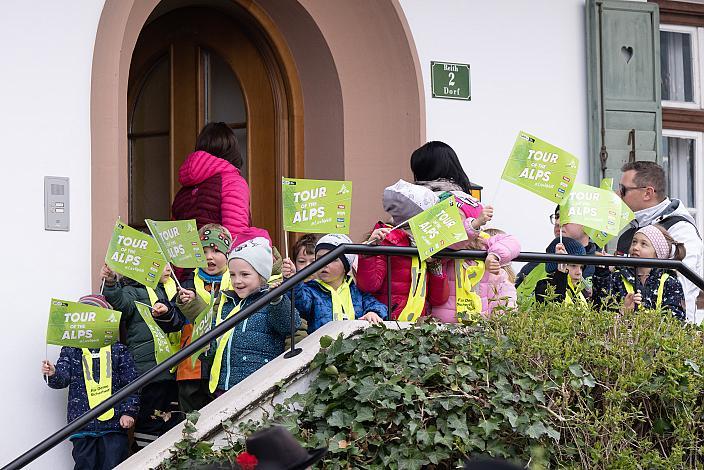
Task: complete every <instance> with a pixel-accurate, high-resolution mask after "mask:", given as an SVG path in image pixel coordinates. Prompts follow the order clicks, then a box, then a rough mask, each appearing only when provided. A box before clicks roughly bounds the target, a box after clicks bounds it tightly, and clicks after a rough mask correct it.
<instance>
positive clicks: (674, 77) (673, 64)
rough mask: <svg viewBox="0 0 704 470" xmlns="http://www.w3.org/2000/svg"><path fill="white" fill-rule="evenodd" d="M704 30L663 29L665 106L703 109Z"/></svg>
mask: <svg viewBox="0 0 704 470" xmlns="http://www.w3.org/2000/svg"><path fill="white" fill-rule="evenodd" d="M700 36H704V34H702V28H693V27H689V26H661V27H660V73H661V76H662V82H661V96H662V100H663V106H669V107H682V108H700V107H701V99H700V97H701V90H700V84H699V83H700V80H699V74H700V72H699V62H700V61H699V42H700V39H699V37H700Z"/></svg>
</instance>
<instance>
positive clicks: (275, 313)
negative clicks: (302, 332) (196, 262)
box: [158, 286, 301, 390]
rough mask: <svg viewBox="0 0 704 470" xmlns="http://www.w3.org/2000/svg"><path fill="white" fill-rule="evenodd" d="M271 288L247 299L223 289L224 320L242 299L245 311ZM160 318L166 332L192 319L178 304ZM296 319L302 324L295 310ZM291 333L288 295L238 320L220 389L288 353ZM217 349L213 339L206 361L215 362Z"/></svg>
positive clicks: (228, 346)
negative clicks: (187, 316)
mask: <svg viewBox="0 0 704 470" xmlns="http://www.w3.org/2000/svg"><path fill="white" fill-rule="evenodd" d="M268 291H269V288H268V286H266V287H264V288H262V290H260V291H258V292H256V293H254V294H251V295H250V296H249V297H247V298H246V299H244V301H242V299H240V298H239V297H237V295H236V294H235V293H234V292H232V291H226V292H223V293H222V295H221V300H220V301H221V302H222V301H224V302H225V304H224V305H223V308H222V312H221V318H222V319H223V320H224V319H225V318H226V317H227V315H228V314H229V313H230V312H231V311H232V309H233V308H235V306H236V305H238V304H239V303H240V302H241V301H242V305H241V307H240V310H243V309H245V308H247V307H248V306H249V305H251V304H252V303H253V302H255V301H256V300H257V299H259V298H260V297H261V296H262V295H264V294H266V293H267V292H268ZM193 302H196V303H198V304H200V305H199V307H203V308H205V307H207V305H206V304H205V302H203V300H202V299H200V298H199V297H196V299H195V300H193V301H192V302H191V303H193ZM201 310H202V309H201ZM216 312H217V310H216ZM158 320H159V324H160V325H161V326H162V328H163V329H164V331H173V330H176V329H179V328H180V327H181V326H182V325H184V324H185V323H186V322H187V321H188V320H187V319H186V317H185V315H183V313H182V312H181V311H180V310H179V309H178V308H176V307H173V308H171V309H170V310H169V312H168V313H167V314H165V315H162V318H159V319H158ZM293 321H294V323H295V325H294V326H295V328H298V327H299V326H300V325H301V318H300V316H299V315H298V312H297V311H295V310H294V318H293ZM215 324H216V319H215V316H213V327H215ZM290 334H291V301H290V300H289V298H288V297H287V296H284V297H281V298H279V299H278V300H277V301H275V302H272V303H270V304H268V305H265V306H264V307H263V308H261V309H260V310H258V311H257V312H256V313H254V314H253V315H251V316H250V317H249V318H247V319H246V320H243V321H241V322H240V323H238V324H237V325H236V326H235V329H234V332H233V334H232V335H231V336H230V339H229V340H228V343H227V345H226V346H225V351H224V352H223V359H222V366H221V368H220V377H219V381H218V388H219V389H221V390H229V389H230V388H232V387H233V386H235V385H236V384H238V383H239V382H241V381H242V380H244V379H246V378H247V377H249V376H250V375H251V374H253V373H254V372H256V371H257V370H258V369H259V368H261V367H263V366H264V365H266V364H267V363H268V362H270V361H271V360H272V359H274V358H276V357H277V356H279V355H280V354H281V353H283V352H284V341H285V339H286V337H287V336H289V335H290ZM216 348H217V343H216V342H215V341H213V342H211V343H210V347H209V349H208V350H207V352H206V353H205V357H204V356H203V355H201V359H202V360H203V361H202V362H203V363H205V364H210V363H212V361H213V358H214V356H215V351H216ZM208 369H210V367H208ZM204 378H205V377H204Z"/></svg>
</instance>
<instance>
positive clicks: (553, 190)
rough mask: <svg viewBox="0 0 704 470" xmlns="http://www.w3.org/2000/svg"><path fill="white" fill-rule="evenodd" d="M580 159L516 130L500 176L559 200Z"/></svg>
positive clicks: (551, 198)
mask: <svg viewBox="0 0 704 470" xmlns="http://www.w3.org/2000/svg"><path fill="white" fill-rule="evenodd" d="M577 168H579V160H578V159H577V157H575V156H574V155H572V154H571V153H569V152H566V151H564V150H562V149H561V148H559V147H555V146H554V145H551V144H549V143H547V142H545V141H544V140H540V139H539V138H537V137H535V136H532V135H530V134H528V133H526V132H523V131H521V132H519V133H518V138H516V143H515V144H514V145H513V150H511V155H510V156H509V157H508V161H507V162H506V166H505V167H504V172H503V174H502V175H501V179H503V180H505V181H508V182H509V183H513V184H515V185H516V186H520V187H521V188H524V189H527V190H528V191H531V192H533V193H535V194H537V195H538V196H541V197H544V198H545V199H547V200H549V201H552V202H553V203H555V204H559V203H561V202H562V201H563V200H564V199H565V197H566V196H567V194H568V193H569V192H570V190H571V189H572V186H573V185H574V181H575V178H576V176H577Z"/></svg>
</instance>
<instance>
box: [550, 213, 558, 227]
mask: <svg viewBox="0 0 704 470" xmlns="http://www.w3.org/2000/svg"><path fill="white" fill-rule="evenodd" d="M559 221H560V216H559V215H557V214H550V223H551V224H553V225H555V224H556V223H558V222H559Z"/></svg>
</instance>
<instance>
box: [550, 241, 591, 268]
mask: <svg viewBox="0 0 704 470" xmlns="http://www.w3.org/2000/svg"><path fill="white" fill-rule="evenodd" d="M558 243H560V237H557V238H555V239H554V240H553V241H551V242H550V244H549V245H548V247H547V248H546V249H545V252H546V253H551V254H553V255H554V254H555V247H557V244H558ZM562 244H563V245H565V249H566V250H567V254H568V255H579V256H584V255H586V254H587V250H586V249H585V248H584V246H582V244H581V243H579V242H578V241H577V240H575V239H574V238H570V237H562ZM545 270H546V271H547V272H549V273H551V272H554V271H555V270H557V263H555V262H552V261H551V262H549V263H545Z"/></svg>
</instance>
